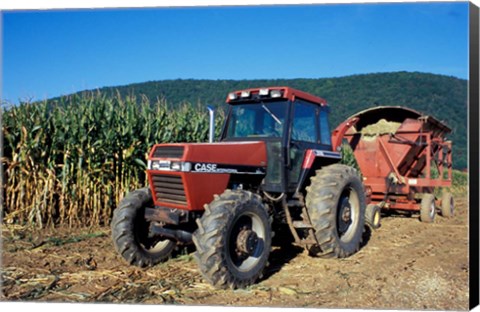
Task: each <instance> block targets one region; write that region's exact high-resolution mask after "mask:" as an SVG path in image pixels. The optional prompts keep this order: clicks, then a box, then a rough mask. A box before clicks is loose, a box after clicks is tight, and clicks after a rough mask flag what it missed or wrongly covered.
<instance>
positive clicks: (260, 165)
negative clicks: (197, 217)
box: [147, 141, 267, 210]
mask: <svg viewBox="0 0 480 312" xmlns="http://www.w3.org/2000/svg"><path fill="white" fill-rule="evenodd" d="M266 166H267V151H266V146H265V142H262V141H258V142H257V141H256V142H251V141H249V142H221V143H174V144H157V145H155V146H154V147H153V148H152V150H151V151H150V155H149V157H148V170H147V176H148V179H149V183H150V188H151V191H152V195H153V198H154V203H155V205H156V206H162V207H168V208H178V209H186V210H201V209H203V205H204V204H206V203H209V202H211V201H212V200H213V195H214V194H221V193H223V192H224V190H225V189H226V188H227V187H228V185H229V182H230V181H231V179H230V178H231V176H232V175H248V176H252V177H253V176H256V177H259V178H263V176H265V173H266Z"/></svg>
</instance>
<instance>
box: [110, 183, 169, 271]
mask: <svg viewBox="0 0 480 312" xmlns="http://www.w3.org/2000/svg"><path fill="white" fill-rule="evenodd" d="M152 205H153V200H152V195H151V194H150V189H149V188H143V189H139V190H135V191H133V192H130V193H129V194H128V195H127V196H126V197H125V198H124V199H123V200H122V201H121V202H120V205H119V206H118V208H117V209H115V211H114V212H113V218H112V223H111V228H112V239H113V244H114V246H115V249H116V250H117V252H118V253H119V254H120V255H121V256H122V257H123V258H124V259H125V260H127V261H128V263H130V264H133V265H136V266H139V267H145V266H153V265H155V264H157V263H159V262H161V261H164V260H166V259H168V257H169V256H170V255H171V253H172V251H173V250H174V248H175V245H176V244H175V242H173V241H171V240H169V239H164V240H162V239H160V238H158V237H149V235H148V232H149V226H150V223H149V222H147V221H146V220H145V217H144V214H145V207H151V206H152Z"/></svg>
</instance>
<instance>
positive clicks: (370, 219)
mask: <svg viewBox="0 0 480 312" xmlns="http://www.w3.org/2000/svg"><path fill="white" fill-rule="evenodd" d="M380 210H381V209H380V207H379V206H377V205H373V204H370V205H368V206H367V208H366V210H365V223H366V224H367V225H368V226H370V227H371V228H372V229H378V228H379V227H380V217H381V211H380Z"/></svg>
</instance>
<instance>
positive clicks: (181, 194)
mask: <svg viewBox="0 0 480 312" xmlns="http://www.w3.org/2000/svg"><path fill="white" fill-rule="evenodd" d="M152 182H153V187H154V189H155V197H156V198H157V201H161V202H165V203H170V204H177V205H185V206H186V205H187V198H186V196H185V188H184V187H183V183H182V177H181V176H174V175H166V174H155V175H153V176H152Z"/></svg>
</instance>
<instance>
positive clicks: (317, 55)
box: [2, 2, 468, 102]
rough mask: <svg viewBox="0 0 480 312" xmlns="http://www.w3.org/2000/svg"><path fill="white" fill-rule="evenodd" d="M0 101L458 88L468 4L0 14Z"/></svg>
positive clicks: (463, 74)
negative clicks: (391, 85)
mask: <svg viewBox="0 0 480 312" xmlns="http://www.w3.org/2000/svg"><path fill="white" fill-rule="evenodd" d="M2 19H3V27H2V31H3V51H2V52H3V53H2V57H3V59H2V62H3V68H2V76H3V77H2V78H3V82H2V89H3V98H4V100H7V101H10V102H17V101H18V99H22V100H25V99H35V100H41V99H45V98H49V97H54V96H58V95H61V94H68V93H72V92H76V91H80V90H85V89H94V88H100V87H103V86H116V85H124V84H129V83H134V82H143V81H150V80H162V79H177V78H196V79H255V78H323V77H339V76H346V75H352V74H360V73H372V72H389V71H420V72H430V73H436V74H444V75H449V76H455V77H459V78H462V79H467V78H468V2H460V3H459V2H456V3H397V4H386V3H383V4H316V5H289V6H286V5H279V6H251V7H195V8H158V9H90V10H58V11H4V12H3V17H2Z"/></svg>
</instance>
